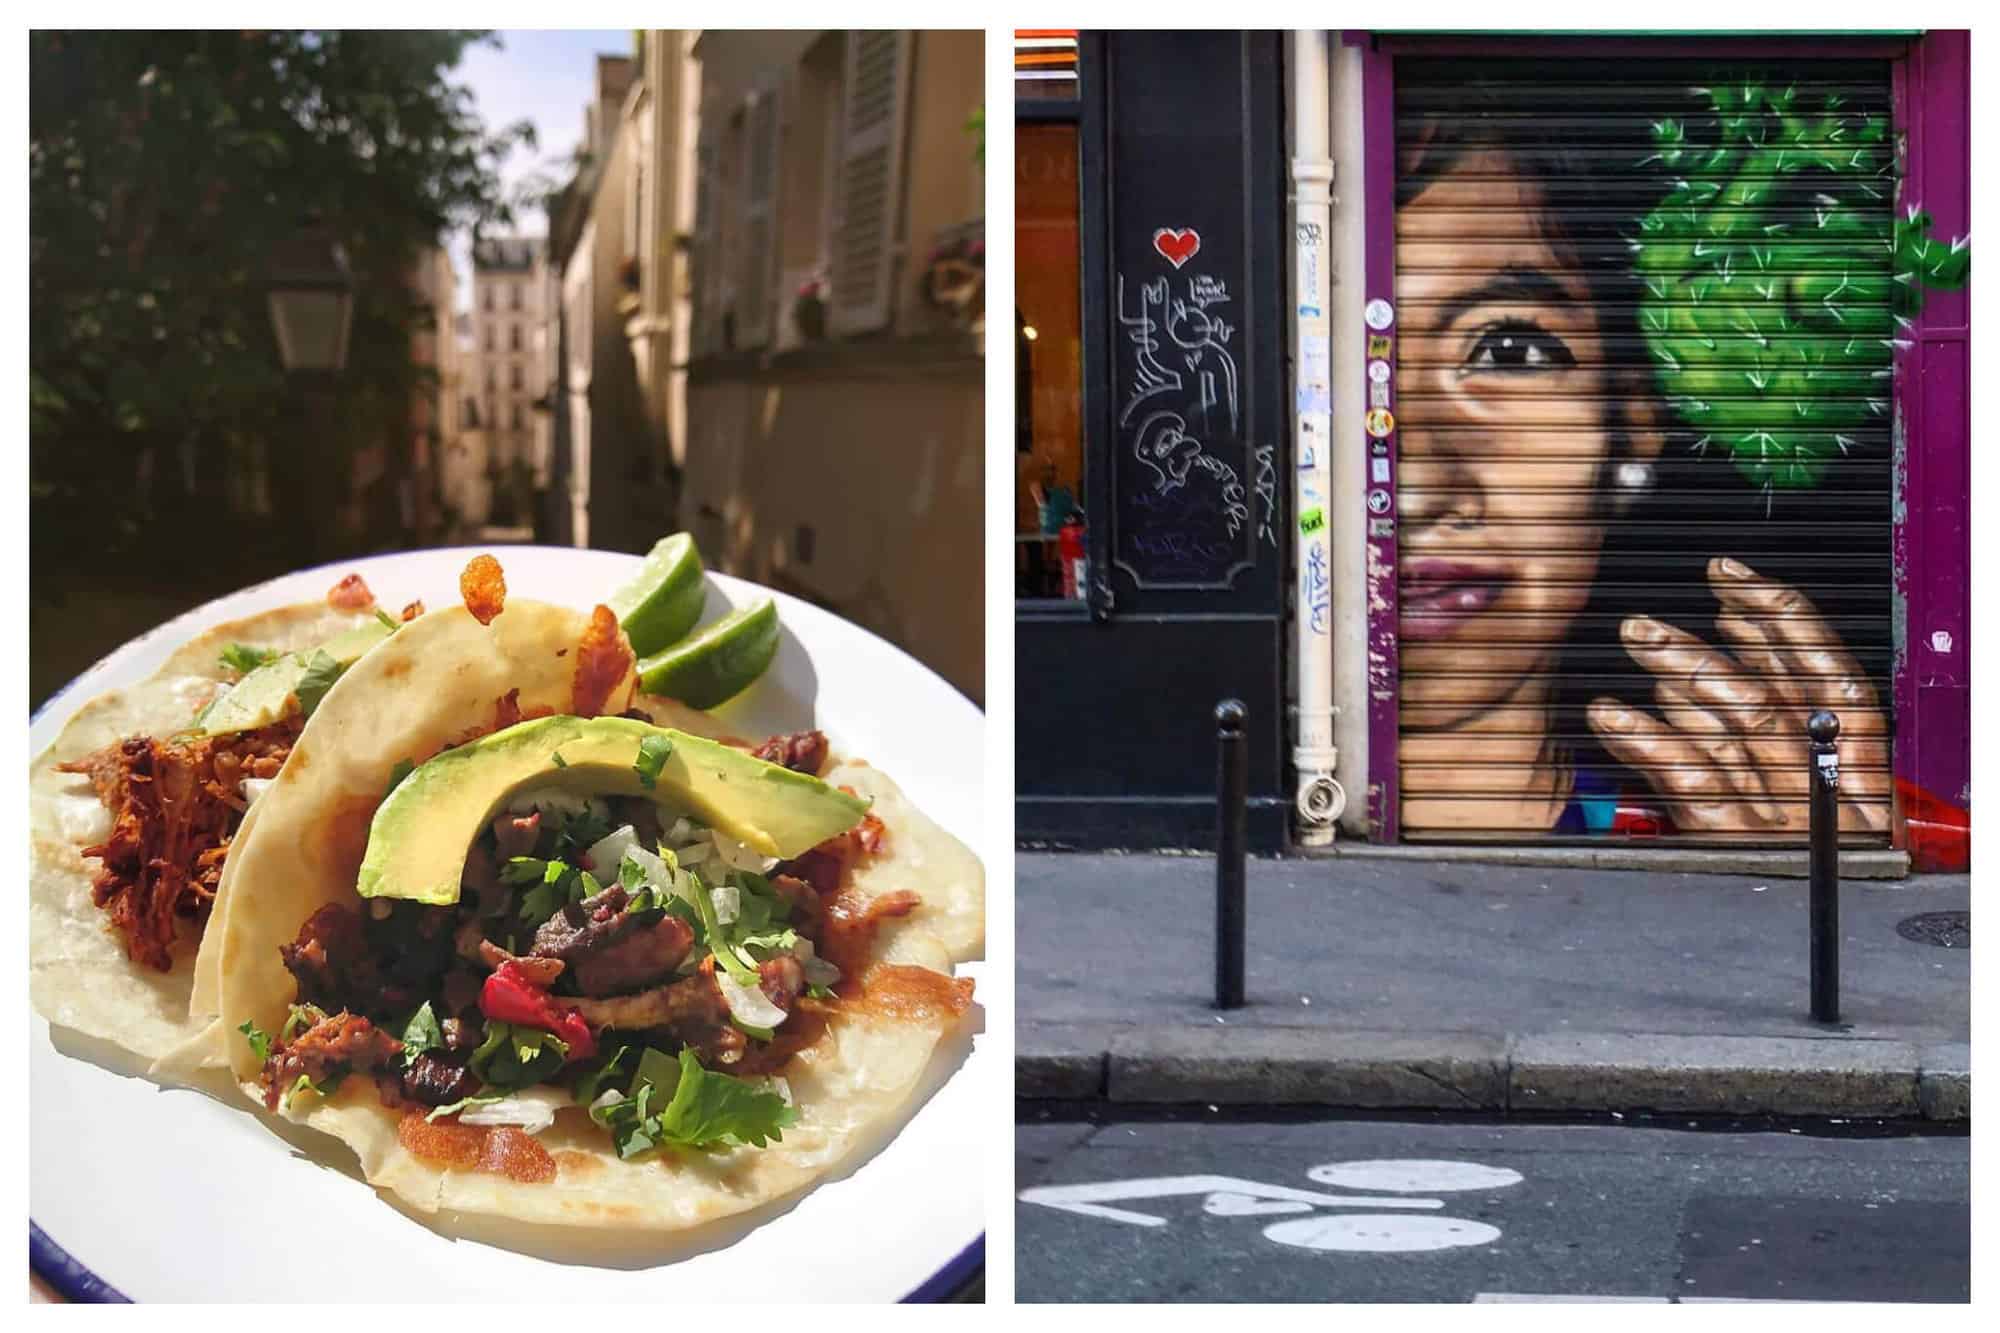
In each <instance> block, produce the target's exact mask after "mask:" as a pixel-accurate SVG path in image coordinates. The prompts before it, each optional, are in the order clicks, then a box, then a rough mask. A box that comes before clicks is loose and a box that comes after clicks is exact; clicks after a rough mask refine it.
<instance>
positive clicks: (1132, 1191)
mask: <svg viewBox="0 0 2000 1333" xmlns="http://www.w3.org/2000/svg"><path fill="white" fill-rule="evenodd" d="M1187 1194H1206V1195H1229V1196H1233V1199H1232V1201H1231V1202H1228V1203H1225V1204H1223V1205H1222V1207H1224V1208H1229V1207H1235V1208H1240V1207H1241V1206H1242V1203H1241V1201H1242V1200H1246V1199H1247V1200H1251V1201H1258V1200H1283V1201H1285V1202H1289V1203H1303V1204H1305V1205H1306V1206H1308V1207H1311V1206H1313V1205H1315V1204H1317V1205H1319V1206H1321V1207H1325V1208H1442V1207H1444V1200H1442V1199H1368V1198H1356V1197H1354V1196H1352V1195H1340V1194H1316V1193H1314V1192H1313V1191H1311V1190H1300V1189H1292V1188H1291V1187H1290V1186H1286V1185H1265V1184H1261V1183H1259V1182H1258V1181H1255V1180H1240V1179H1238V1178H1237V1177H1235V1176H1159V1177H1153V1178H1148V1179H1143V1180H1104V1181H1095V1182H1092V1183H1091V1184H1087V1185H1042V1186H1039V1187H1037V1188H1035V1189H1030V1190H1022V1191H1021V1194H1020V1199H1021V1202H1023V1203H1038V1204H1041V1205H1043V1206H1044V1207H1047V1208H1057V1209H1061V1210H1062V1211H1063V1212H1066V1213H1081V1214H1083V1215H1084V1216H1085V1217H1101V1218H1104V1219H1105V1220H1106V1221H1111V1222H1126V1223H1129V1224H1131V1225H1133V1226H1140V1227H1163V1226H1165V1225H1166V1224H1167V1219H1165V1218H1164V1217H1155V1216H1153V1215H1151V1214H1150V1213H1135V1212H1132V1211H1130V1210H1129V1209H1124V1208H1109V1207H1106V1206H1105V1205H1106V1204H1107V1203H1111V1202H1114V1201H1119V1200H1126V1199H1170V1198H1174V1197H1177V1196H1180V1195H1187ZM1211 1211H1218V1210H1216V1209H1211Z"/></svg>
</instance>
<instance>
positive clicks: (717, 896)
mask: <svg viewBox="0 0 2000 1333" xmlns="http://www.w3.org/2000/svg"><path fill="white" fill-rule="evenodd" d="M708 900H709V901H710V902H712V903H714V904H715V923H716V924H717V925H718V926H727V925H732V924H734V923H735V921H736V918H737V917H739V916H742V915H743V891H742V890H741V889H739V888H737V887H736V886H735V885H734V884H718V885H716V886H715V887H714V888H712V889H710V890H709V891H708Z"/></svg>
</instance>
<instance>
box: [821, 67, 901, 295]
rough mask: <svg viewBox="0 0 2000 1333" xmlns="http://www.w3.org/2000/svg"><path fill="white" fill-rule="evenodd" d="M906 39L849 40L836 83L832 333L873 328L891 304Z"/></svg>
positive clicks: (899, 177) (899, 188) (899, 178)
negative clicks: (836, 179)
mask: <svg viewBox="0 0 2000 1333" xmlns="http://www.w3.org/2000/svg"><path fill="white" fill-rule="evenodd" d="M913 41H914V37H913V34H911V33H908V32H877V31H855V32H850V33H849V34H848V40H847V62H846V69H845V72H844V77H843V78H842V81H841V85H842V86H841V91H842V94H843V96H842V103H843V107H842V113H841V126H842V128H841V143H840V216H839V220H838V223H837V225H836V227H835V230H834V236H833V273H832V287H833V292H832V300H831V302H830V305H831V309H830V310H829V311H828V314H829V316H830V319H829V322H830V324H831V326H832V328H833V330H834V331H835V332H836V333H865V332H869V331H872V330H875V329H879V328H881V327H883V326H884V325H886V324H887V323H888V322H889V316H890V312H891V310H892V308H893V306H894V297H895V274H896V265H895V263H894V262H893V260H894V251H895V243H896V223H897V213H898V207H897V203H898V201H899V200H900V199H901V198H902V192H903V191H902V185H903V181H902V172H903V151H902V145H903V135H904V122H905V120H906V118H907V113H908V109H909V92H910V67H911V64H912V60H911V53H912V52H911V44H912V42H913Z"/></svg>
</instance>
